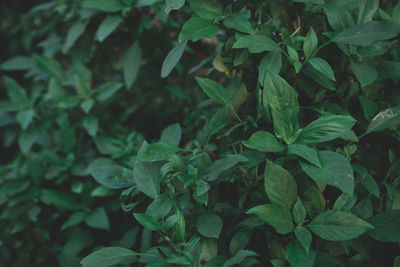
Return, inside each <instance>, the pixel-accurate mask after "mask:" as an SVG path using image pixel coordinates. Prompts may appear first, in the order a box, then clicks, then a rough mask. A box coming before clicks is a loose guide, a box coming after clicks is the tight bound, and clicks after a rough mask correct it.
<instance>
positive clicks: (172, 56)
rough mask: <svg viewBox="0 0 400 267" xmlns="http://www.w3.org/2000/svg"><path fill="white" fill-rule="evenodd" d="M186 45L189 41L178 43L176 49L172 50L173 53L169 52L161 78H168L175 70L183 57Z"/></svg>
mask: <svg viewBox="0 0 400 267" xmlns="http://www.w3.org/2000/svg"><path fill="white" fill-rule="evenodd" d="M186 44H187V41H183V42H181V43H178V44H177V45H176V46H175V47H174V48H172V50H171V51H169V53H168V55H167V56H166V57H165V59H164V61H163V64H162V67H161V78H165V77H167V76H168V75H169V74H170V73H171V71H172V70H173V69H174V67H175V66H176V64H178V62H179V60H180V59H181V57H182V55H183V52H184V51H185V47H186Z"/></svg>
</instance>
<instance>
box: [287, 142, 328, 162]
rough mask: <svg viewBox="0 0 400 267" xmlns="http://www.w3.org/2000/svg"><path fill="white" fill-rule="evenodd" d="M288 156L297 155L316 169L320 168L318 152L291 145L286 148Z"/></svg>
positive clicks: (304, 146) (299, 145)
mask: <svg viewBox="0 0 400 267" xmlns="http://www.w3.org/2000/svg"><path fill="white" fill-rule="evenodd" d="M288 154H293V155H297V156H299V157H301V158H303V159H305V160H307V161H308V162H310V163H312V164H314V165H315V166H317V167H322V165H321V161H320V160H319V158H318V151H317V150H315V149H313V148H311V147H309V146H307V145H303V144H291V145H289V147H288Z"/></svg>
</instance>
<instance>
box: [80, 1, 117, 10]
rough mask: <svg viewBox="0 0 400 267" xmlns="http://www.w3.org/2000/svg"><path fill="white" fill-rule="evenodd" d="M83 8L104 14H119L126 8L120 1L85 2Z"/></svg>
mask: <svg viewBox="0 0 400 267" xmlns="http://www.w3.org/2000/svg"><path fill="white" fill-rule="evenodd" d="M82 7H86V8H90V9H95V10H101V11H104V12H118V11H121V10H122V9H123V8H124V6H123V5H122V3H121V1H118V0H84V1H83V3H82Z"/></svg>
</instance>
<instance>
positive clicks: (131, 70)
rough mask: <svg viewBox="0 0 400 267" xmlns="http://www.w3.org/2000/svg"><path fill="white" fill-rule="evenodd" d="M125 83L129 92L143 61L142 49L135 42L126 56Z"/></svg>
mask: <svg viewBox="0 0 400 267" xmlns="http://www.w3.org/2000/svg"><path fill="white" fill-rule="evenodd" d="M124 57H125V58H124V68H123V70H124V81H125V86H126V88H127V89H128V90H129V89H130V88H131V86H132V84H133V83H134V82H135V81H136V78H137V75H138V73H139V69H140V63H141V60H142V49H141V48H140V46H139V43H138V42H134V43H133V45H132V46H131V47H130V48H129V49H128V51H127V52H126V53H125V55H124Z"/></svg>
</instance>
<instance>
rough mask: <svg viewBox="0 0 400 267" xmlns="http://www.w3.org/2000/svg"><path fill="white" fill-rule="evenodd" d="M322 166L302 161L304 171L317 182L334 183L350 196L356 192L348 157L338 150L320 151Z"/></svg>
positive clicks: (333, 184)
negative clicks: (337, 151)
mask: <svg viewBox="0 0 400 267" xmlns="http://www.w3.org/2000/svg"><path fill="white" fill-rule="evenodd" d="M318 154H319V159H320V161H321V164H322V167H321V168H319V167H316V166H315V165H311V164H309V163H305V162H302V161H301V162H300V166H301V168H302V169H303V171H304V172H305V173H306V174H307V175H308V176H310V177H311V178H312V179H313V180H314V181H315V182H317V183H322V184H328V185H332V186H334V187H337V188H339V189H340V190H342V191H343V192H344V193H346V194H349V195H350V196H352V195H353V193H354V176H353V169H352V168H351V165H350V163H349V162H348V161H347V159H346V158H345V157H344V156H343V155H341V154H339V153H336V152H332V151H320V152H319V153H318Z"/></svg>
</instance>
